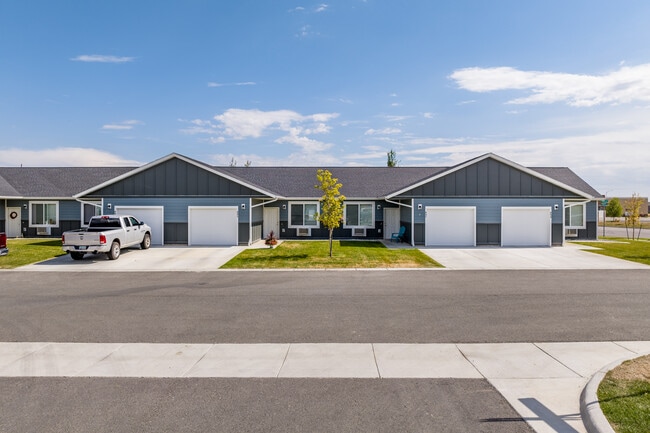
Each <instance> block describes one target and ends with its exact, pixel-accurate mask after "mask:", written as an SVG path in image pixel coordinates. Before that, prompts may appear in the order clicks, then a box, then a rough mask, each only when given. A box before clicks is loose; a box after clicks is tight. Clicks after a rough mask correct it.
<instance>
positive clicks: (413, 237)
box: [384, 198, 415, 246]
mask: <svg viewBox="0 0 650 433" xmlns="http://www.w3.org/2000/svg"><path fill="white" fill-rule="evenodd" d="M384 201H385V202H386V203H390V204H396V205H397V206H399V207H402V206H404V207H406V208H409V209H411V245H413V246H415V233H414V232H415V230H414V228H415V227H414V224H415V215H414V212H415V211H414V210H413V204H412V203H413V199H411V204H410V205H409V204H405V203H399V202H396V201H392V200H390V199H388V198H384Z"/></svg>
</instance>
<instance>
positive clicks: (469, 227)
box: [425, 206, 476, 247]
mask: <svg viewBox="0 0 650 433" xmlns="http://www.w3.org/2000/svg"><path fill="white" fill-rule="evenodd" d="M425 244H426V245H427V246H463V247H473V246H475V245H476V208H475V207H453V206H452V207H435V206H429V207H427V208H426V228H425Z"/></svg>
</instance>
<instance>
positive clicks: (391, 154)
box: [386, 149, 399, 167]
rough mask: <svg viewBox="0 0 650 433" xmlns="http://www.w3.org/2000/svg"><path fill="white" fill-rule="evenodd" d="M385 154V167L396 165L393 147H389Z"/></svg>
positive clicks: (395, 154)
mask: <svg viewBox="0 0 650 433" xmlns="http://www.w3.org/2000/svg"><path fill="white" fill-rule="evenodd" d="M386 156H387V157H388V159H387V161H386V166H387V167H397V164H399V161H398V160H397V153H395V151H394V150H393V149H391V150H390V151H389V152H388V153H387V154H386Z"/></svg>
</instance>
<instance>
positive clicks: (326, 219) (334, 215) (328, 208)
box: [314, 169, 345, 257]
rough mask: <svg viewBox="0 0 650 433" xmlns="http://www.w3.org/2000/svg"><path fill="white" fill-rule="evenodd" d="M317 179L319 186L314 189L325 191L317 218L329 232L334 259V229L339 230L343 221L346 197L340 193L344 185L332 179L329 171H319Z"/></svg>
mask: <svg viewBox="0 0 650 433" xmlns="http://www.w3.org/2000/svg"><path fill="white" fill-rule="evenodd" d="M316 179H318V185H314V187H315V188H318V189H320V190H321V191H323V196H322V197H321V199H320V213H319V214H318V215H317V218H318V221H319V222H320V223H321V224H323V226H325V227H326V228H327V229H328V230H329V240H330V257H332V235H333V233H334V229H335V228H338V227H339V226H340V225H341V221H342V220H343V202H344V201H345V196H344V195H343V194H341V193H340V192H339V189H341V187H342V186H343V185H342V184H340V183H339V180H338V179H337V178H335V177H332V173H330V172H329V170H323V169H319V170H318V171H317V172H316Z"/></svg>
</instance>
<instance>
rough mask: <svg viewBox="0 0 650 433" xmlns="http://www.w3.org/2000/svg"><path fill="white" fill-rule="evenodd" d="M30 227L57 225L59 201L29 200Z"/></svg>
mask: <svg viewBox="0 0 650 433" xmlns="http://www.w3.org/2000/svg"><path fill="white" fill-rule="evenodd" d="M29 226H30V227H58V226H59V202H56V201H30V202H29Z"/></svg>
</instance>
